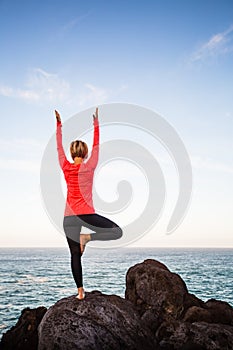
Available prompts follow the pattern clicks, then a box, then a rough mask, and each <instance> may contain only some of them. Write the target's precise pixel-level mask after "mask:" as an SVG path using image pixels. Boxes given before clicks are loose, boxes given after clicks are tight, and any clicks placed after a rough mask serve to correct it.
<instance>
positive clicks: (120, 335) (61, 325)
mask: <svg viewBox="0 0 233 350" xmlns="http://www.w3.org/2000/svg"><path fill="white" fill-rule="evenodd" d="M38 335H39V345H38V350H52V349H64V350H65V349H67V350H78V349H80V350H81V349H99V350H103V349H109V350H110V349H132V350H133V349H135V350H137V349H138V350H139V349H140V350H141V349H148V350H149V349H151V350H152V349H154V341H153V336H152V334H151V332H150V330H149V329H146V328H144V327H143V323H142V321H141V319H140V317H139V315H138V313H137V311H136V310H135V308H134V307H133V305H132V304H131V303H130V302H128V301H127V300H125V299H123V298H121V297H119V296H116V295H106V294H102V293H101V292H99V291H94V292H89V293H88V292H86V297H85V299H83V300H78V299H77V298H76V297H75V296H74V295H72V296H70V297H67V298H63V299H61V300H59V301H58V302H57V303H55V304H54V305H53V306H51V307H50V308H49V309H48V311H47V312H46V314H45V316H44V317H43V319H42V321H41V323H40V325H39V328H38Z"/></svg>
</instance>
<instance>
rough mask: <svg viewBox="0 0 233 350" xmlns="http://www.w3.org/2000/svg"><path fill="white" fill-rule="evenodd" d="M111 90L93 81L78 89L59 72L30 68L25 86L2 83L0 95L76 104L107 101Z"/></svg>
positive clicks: (27, 99) (28, 99)
mask: <svg viewBox="0 0 233 350" xmlns="http://www.w3.org/2000/svg"><path fill="white" fill-rule="evenodd" d="M110 94H111V92H110V91H109V90H107V89H104V88H102V87H99V86H95V85H93V84H91V83H86V84H85V85H84V86H83V88H81V89H76V88H74V87H71V86H70V83H69V82H68V81H66V80H65V79H62V78H60V77H59V76H58V75H57V74H52V73H48V72H46V71H44V70H43V69H41V68H35V69H32V70H30V72H29V74H28V77H27V79H26V83H25V86H24V87H23V88H13V87H11V86H6V85H1V84H0V95H2V96H5V97H10V98H16V99H21V100H24V101H27V102H31V103H53V104H59V103H63V104H69V105H72V104H74V105H75V106H77V104H78V105H80V106H82V107H83V106H84V105H90V104H99V103H103V102H106V100H107V99H108V98H109V95H110Z"/></svg>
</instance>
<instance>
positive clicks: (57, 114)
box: [55, 109, 61, 123]
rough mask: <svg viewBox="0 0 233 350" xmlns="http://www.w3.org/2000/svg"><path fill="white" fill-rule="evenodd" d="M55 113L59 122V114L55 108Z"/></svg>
mask: <svg viewBox="0 0 233 350" xmlns="http://www.w3.org/2000/svg"><path fill="white" fill-rule="evenodd" d="M55 115H56V118H57V121H58V123H61V117H60V114H59V113H58V111H56V109H55Z"/></svg>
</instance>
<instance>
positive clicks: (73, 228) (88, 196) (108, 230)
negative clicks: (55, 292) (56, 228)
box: [55, 108, 122, 299]
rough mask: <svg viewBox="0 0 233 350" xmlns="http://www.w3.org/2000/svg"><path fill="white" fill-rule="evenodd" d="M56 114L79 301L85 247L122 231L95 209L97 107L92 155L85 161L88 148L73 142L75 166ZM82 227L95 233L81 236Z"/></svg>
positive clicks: (66, 226) (67, 231) (65, 223)
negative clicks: (63, 139) (90, 242)
mask: <svg viewBox="0 0 233 350" xmlns="http://www.w3.org/2000/svg"><path fill="white" fill-rule="evenodd" d="M55 115H56V119H57V132H56V140H57V151H58V158H59V164H60V166H61V169H62V171H63V173H64V177H65V180H66V184H67V199H66V206H65V213H64V220H63V227H64V231H65V234H66V239H67V242H68V245H69V249H70V253H71V270H72V274H73V277H74V280H75V283H76V285H77V289H78V295H77V296H76V298H78V299H84V297H85V292H84V288H83V277H82V264H81V256H82V254H83V252H84V249H85V245H86V244H87V243H88V242H89V241H95V240H102V241H106V240H112V239H119V238H121V237H122V229H121V228H120V227H119V226H118V225H117V224H116V223H115V222H113V221H111V220H109V219H108V218H105V217H104V216H101V215H99V214H96V212H95V209H94V207H93V200H92V187H93V177H94V171H95V168H96V166H97V163H98V157H99V120H98V108H96V112H95V114H94V115H93V125H94V140H93V146H92V152H91V156H90V158H89V159H88V160H87V161H86V162H84V160H86V159H87V157H88V147H87V144H86V143H85V142H83V141H81V140H75V141H73V142H71V144H70V154H71V157H72V159H73V163H70V162H69V161H68V160H67V158H66V155H65V152H64V149H63V146H62V130H61V129H62V123H61V117H60V115H59V113H58V112H57V111H55ZM82 226H85V227H87V228H89V229H91V230H93V231H95V232H94V233H91V234H80V232H81V228H82Z"/></svg>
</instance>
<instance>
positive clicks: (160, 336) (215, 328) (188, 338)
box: [156, 320, 233, 350]
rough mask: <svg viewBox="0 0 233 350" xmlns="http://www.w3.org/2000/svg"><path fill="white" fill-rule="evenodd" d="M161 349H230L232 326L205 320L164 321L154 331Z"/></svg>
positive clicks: (232, 346) (232, 342)
mask: <svg viewBox="0 0 233 350" xmlns="http://www.w3.org/2000/svg"><path fill="white" fill-rule="evenodd" d="M156 336H157V340H158V343H159V346H160V347H159V349H161V350H162V349H163V350H170V349H171V350H176V349H179V350H186V349H187V350H188V349H190V350H191V349H193V350H198V349H200V350H201V349H203V350H230V349H233V328H232V327H231V326H227V325H219V324H208V323H205V322H196V323H192V324H191V323H188V322H181V321H176V320H174V321H173V322H164V323H163V324H161V326H160V327H159V329H158V330H157V333H156Z"/></svg>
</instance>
